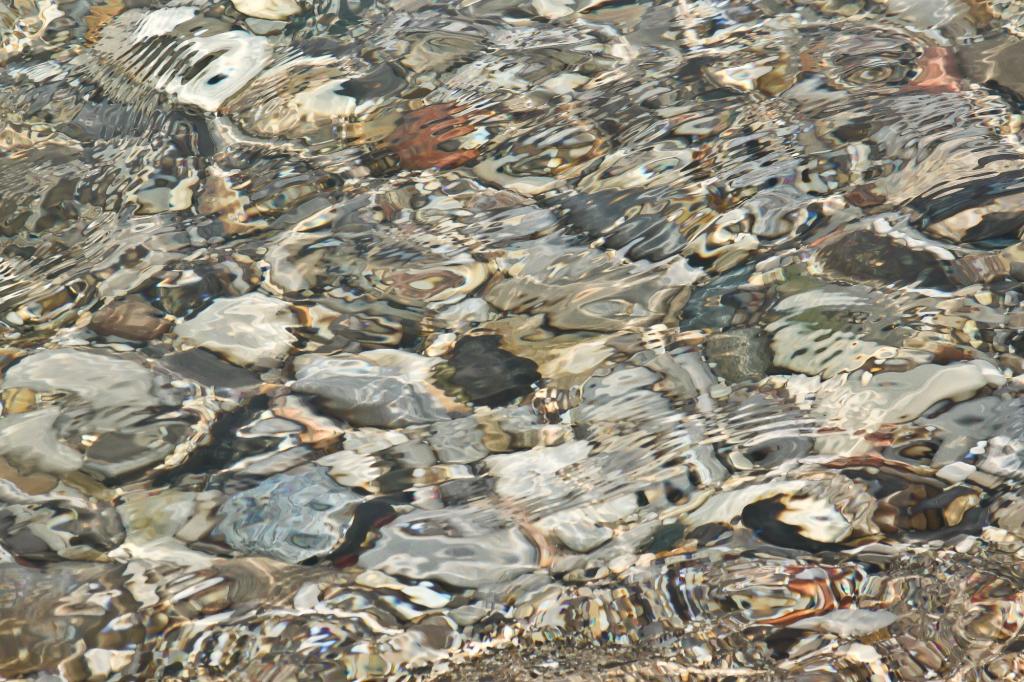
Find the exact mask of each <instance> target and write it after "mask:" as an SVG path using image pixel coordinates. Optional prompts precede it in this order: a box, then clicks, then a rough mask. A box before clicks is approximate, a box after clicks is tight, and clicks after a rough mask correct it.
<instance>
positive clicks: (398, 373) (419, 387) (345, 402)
mask: <svg viewBox="0 0 1024 682" xmlns="http://www.w3.org/2000/svg"><path fill="white" fill-rule="evenodd" d="M440 362H441V361H440V360H439V359H437V358H427V357H423V356H422V355H416V354H415V353H407V352H404V351H398V350H387V349H382V350H371V351H366V352H365V353H359V354H357V355H353V354H349V353H345V354H342V355H304V356H301V357H299V358H297V359H296V360H295V367H296V370H297V371H296V381H295V383H294V384H293V386H292V390H294V391H295V392H296V393H306V394H309V395H314V396H317V397H319V398H321V399H322V401H323V405H324V407H325V409H327V410H329V411H330V412H332V413H334V414H335V415H337V416H339V417H342V418H344V419H346V420H348V421H349V422H350V423H352V424H355V425H357V426H379V427H402V426H409V425H412V424H430V423H433V422H436V421H438V420H441V419H448V418H450V417H453V416H457V415H460V414H465V413H468V412H469V409H468V408H467V407H465V406H464V405H460V404H459V403H457V402H455V401H454V400H452V399H451V398H449V397H447V396H445V395H444V393H443V392H442V391H441V390H440V389H438V388H437V387H435V386H434V385H433V384H431V383H430V381H429V378H430V375H431V371H432V370H433V368H434V366H435V365H437V364H438V363H440Z"/></svg>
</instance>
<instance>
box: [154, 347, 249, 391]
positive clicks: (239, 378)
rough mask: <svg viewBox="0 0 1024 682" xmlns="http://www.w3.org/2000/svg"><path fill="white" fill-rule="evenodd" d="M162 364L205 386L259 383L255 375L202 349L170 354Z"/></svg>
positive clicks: (238, 386)
mask: <svg viewBox="0 0 1024 682" xmlns="http://www.w3.org/2000/svg"><path fill="white" fill-rule="evenodd" d="M162 362H163V365H164V366H165V367H166V368H167V369H169V370H171V371H173V372H176V373H178V374H180V375H181V376H183V377H187V378H189V379H192V380H194V381H197V382H199V383H201V384H204V385H206V386H225V387H227V388H243V387H246V386H255V385H256V384H258V383H260V378H259V377H258V376H257V375H255V374H253V373H252V372H250V371H248V370H245V369H242V368H241V367H236V366H235V365H232V364H229V363H227V362H224V361H223V360H221V359H220V358H219V357H217V356H216V355H214V354H213V353H211V352H210V351H208V350H203V349H202V348H195V349H193V350H187V351H183V352H181V353H171V354H170V355H167V356H165V357H164V358H163V360H162Z"/></svg>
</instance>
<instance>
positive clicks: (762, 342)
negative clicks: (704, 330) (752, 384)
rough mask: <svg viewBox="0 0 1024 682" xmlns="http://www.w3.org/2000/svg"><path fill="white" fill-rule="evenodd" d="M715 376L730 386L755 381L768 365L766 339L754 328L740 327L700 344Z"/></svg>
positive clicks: (762, 374) (769, 349)
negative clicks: (702, 345) (712, 366)
mask: <svg viewBox="0 0 1024 682" xmlns="http://www.w3.org/2000/svg"><path fill="white" fill-rule="evenodd" d="M704 352H705V354H706V355H707V358H708V362H713V363H715V368H714V371H715V374H717V375H718V376H720V377H722V378H723V379H725V380H726V381H728V382H729V383H730V384H735V383H740V382H744V381H758V380H760V379H762V378H764V375H765V374H767V372H768V370H769V369H770V368H771V366H772V349H771V345H770V344H769V342H768V337H767V336H766V335H765V334H764V332H762V331H761V329H760V328H758V327H744V328H741V329H730V330H729V331H725V332H721V333H719V334H713V335H712V336H710V337H709V338H708V340H707V342H706V343H705V345H704Z"/></svg>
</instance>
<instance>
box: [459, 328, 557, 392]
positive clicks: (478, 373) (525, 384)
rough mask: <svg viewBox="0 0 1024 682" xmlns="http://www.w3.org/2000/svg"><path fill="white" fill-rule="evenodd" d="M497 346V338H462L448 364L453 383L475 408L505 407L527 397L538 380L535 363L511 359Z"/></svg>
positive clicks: (515, 358)
mask: <svg viewBox="0 0 1024 682" xmlns="http://www.w3.org/2000/svg"><path fill="white" fill-rule="evenodd" d="M498 344H499V340H498V337H497V336H464V337H462V338H461V339H459V342H458V343H456V344H455V348H454V350H453V351H452V356H451V358H450V359H449V360H448V363H449V364H450V365H451V366H452V368H453V369H454V370H455V373H454V374H453V375H452V380H451V381H452V383H453V384H455V385H456V386H458V387H459V388H461V389H462V390H463V392H464V393H465V394H466V397H467V398H469V400H471V401H472V402H473V403H476V404H478V405H486V406H488V407H500V406H502V405H508V404H509V403H511V402H512V401H514V400H516V399H517V398H521V397H522V396H524V395H526V394H527V393H529V392H530V391H531V390H532V388H531V387H532V385H533V384H534V383H536V382H537V381H540V378H541V377H540V373H539V372H538V371H537V363H535V362H533V361H532V360H527V359H525V358H521V357H518V356H516V355H513V354H512V353H509V352H508V351H507V350H505V349H503V348H501V347H500V346H499V345H498Z"/></svg>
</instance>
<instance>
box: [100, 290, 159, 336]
mask: <svg viewBox="0 0 1024 682" xmlns="http://www.w3.org/2000/svg"><path fill="white" fill-rule="evenodd" d="M89 327H90V328H91V329H92V330H93V331H94V332H96V333H97V334H100V335H102V336H119V337H121V338H123V339H130V340H132V341H150V340H152V339H155V338H157V337H158V336H162V335H163V334H164V333H166V332H167V330H168V329H170V328H171V322H170V320H167V319H165V318H164V317H163V316H162V315H161V314H160V311H159V310H157V309H156V308H154V307H153V306H151V305H150V304H149V303H146V302H145V301H143V300H141V299H128V300H124V301H119V302H117V303H113V304H111V305H108V306H107V307H105V308H102V309H100V310H98V311H97V312H96V313H95V314H93V316H92V320H91V321H90V322H89Z"/></svg>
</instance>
